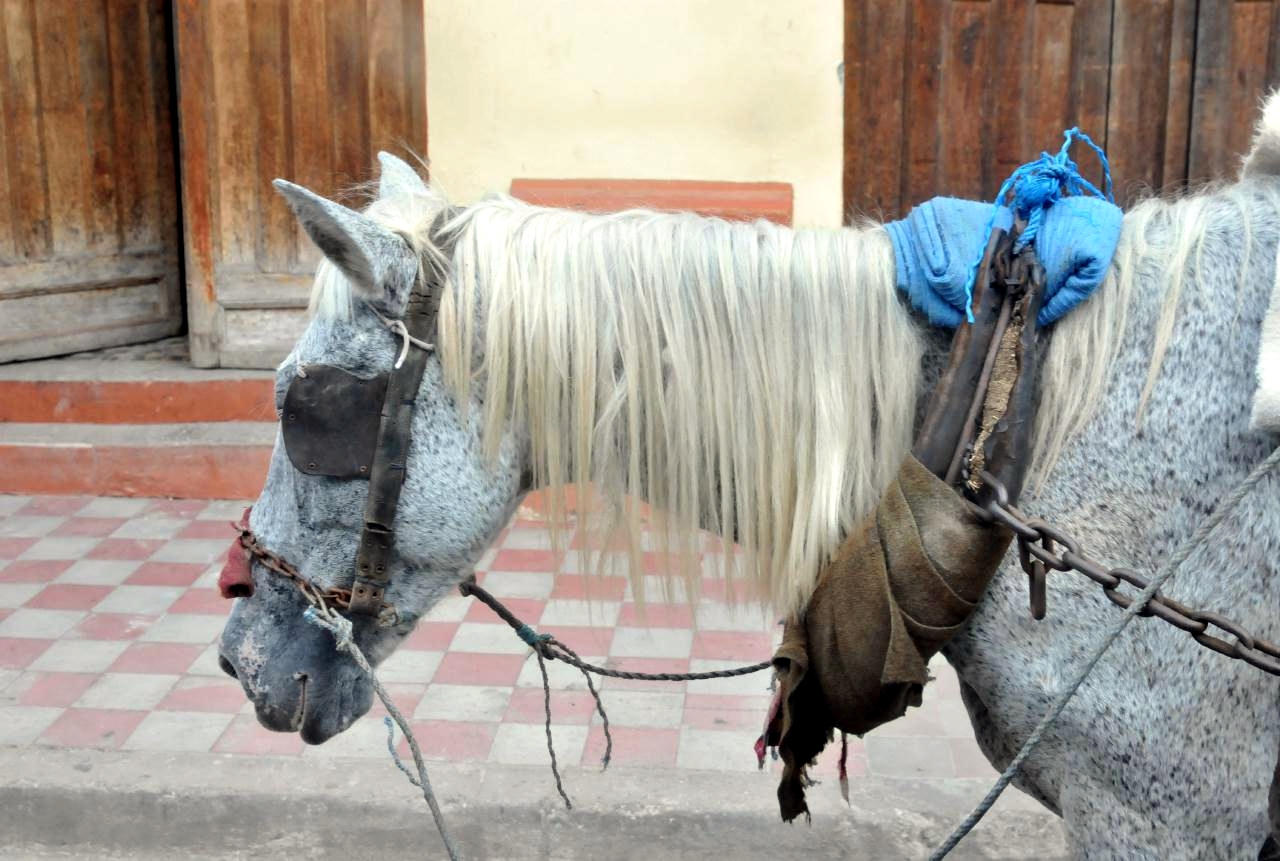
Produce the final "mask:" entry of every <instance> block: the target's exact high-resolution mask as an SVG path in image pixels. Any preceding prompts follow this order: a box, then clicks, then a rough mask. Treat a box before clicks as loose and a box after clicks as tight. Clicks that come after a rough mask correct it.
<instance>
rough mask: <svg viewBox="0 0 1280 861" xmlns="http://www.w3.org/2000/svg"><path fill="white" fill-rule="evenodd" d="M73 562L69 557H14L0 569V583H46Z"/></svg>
mask: <svg viewBox="0 0 1280 861" xmlns="http://www.w3.org/2000/svg"><path fill="white" fill-rule="evenodd" d="M73 564H75V563H74V561H73V560H71V559H15V560H14V561H12V562H10V563H9V564H8V565H6V566H4V568H3V569H0V583H48V582H49V581H50V580H53V579H55V578H56V577H57V576H58V575H59V574H61V573H62V572H63V571H66V570H67V569H68V568H70V567H71V566H72V565H73Z"/></svg>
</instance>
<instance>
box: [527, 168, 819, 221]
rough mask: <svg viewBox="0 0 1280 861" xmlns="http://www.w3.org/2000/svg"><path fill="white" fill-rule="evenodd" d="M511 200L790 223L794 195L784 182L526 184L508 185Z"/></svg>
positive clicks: (554, 181) (558, 181)
mask: <svg viewBox="0 0 1280 861" xmlns="http://www.w3.org/2000/svg"><path fill="white" fill-rule="evenodd" d="M511 196H512V197H516V198H519V199H520V200H523V201H525V202H526V203H533V204H537V205H538V206H557V207H563V208H567V209H581V210H585V211H587V212H617V211H619V210H622V209H631V208H633V207H645V208H649V209H660V210H668V211H685V210H687V211H689V212H696V213H698V214H699V215H712V216H715V217H717V218H726V219H728V220H730V221H755V220H756V219H757V218H765V219H768V220H770V221H774V222H777V223H778V224H785V225H790V224H791V216H792V212H793V208H794V200H793V198H794V194H793V191H792V188H791V184H790V183H786V182H707V181H703V180H678V179H526V178H523V177H521V178H517V179H513V180H512V181H511Z"/></svg>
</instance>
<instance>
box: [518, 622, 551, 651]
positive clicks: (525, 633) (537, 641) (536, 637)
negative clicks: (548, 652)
mask: <svg viewBox="0 0 1280 861" xmlns="http://www.w3.org/2000/svg"><path fill="white" fill-rule="evenodd" d="M516 634H517V635H518V636H519V637H520V639H522V640H524V641H525V643H527V644H528V646H529V648H531V649H536V648H538V646H540V645H542V644H543V643H545V642H546V641H547V640H550V639H551V635H550V634H539V633H538V632H537V631H535V630H534V629H533V628H531V627H529V626H528V625H521V626H520V627H519V628H516Z"/></svg>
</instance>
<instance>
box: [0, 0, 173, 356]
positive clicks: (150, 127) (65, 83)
mask: <svg viewBox="0 0 1280 861" xmlns="http://www.w3.org/2000/svg"><path fill="white" fill-rule="evenodd" d="M166 7H167V4H166V3H165V2H164V0H104V2H100V3H97V4H95V5H94V6H93V8H92V10H87V9H86V8H85V6H84V4H82V3H80V2H79V0H0V361H10V360H13V359H27V358H34V357H39V356H49V355H55V354H59V353H69V352H74V351H77V350H88V349H94V348H98V347H105V346H110V345H114V344H125V343H130V342H133V341H145V340H149V339H153V338H160V337H163V336H166V335H172V334H174V333H176V332H178V331H179V329H180V328H181V326H182V302H181V287H180V279H179V277H178V227H177V188H176V182H175V173H174V158H173V129H172V125H171V119H170V100H171V95H172V93H171V83H170V74H169V57H170V50H169V48H170V44H171V43H170V40H169V21H168V15H167V9H166Z"/></svg>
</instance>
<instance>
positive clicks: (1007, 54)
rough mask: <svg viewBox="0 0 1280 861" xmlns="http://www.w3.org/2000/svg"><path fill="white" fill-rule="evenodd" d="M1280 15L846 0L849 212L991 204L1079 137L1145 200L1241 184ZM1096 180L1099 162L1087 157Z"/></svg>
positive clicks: (1111, 5)
mask: <svg viewBox="0 0 1280 861" xmlns="http://www.w3.org/2000/svg"><path fill="white" fill-rule="evenodd" d="M1277 7H1280V0H1214V2H1200V3H1197V2H1196V0H1074V2H1073V0H1039V2H1032V0H911V2H899V0H846V3H845V64H846V69H847V70H848V71H847V75H846V80H845V111H844V115H845V131H844V136H845V139H844V151H845V157H844V200H845V207H846V210H848V211H861V212H866V213H869V214H871V215H873V216H878V217H882V218H892V217H898V216H899V215H901V214H903V213H905V212H906V211H907V210H908V209H910V208H911V206H912V205H913V204H915V203H918V202H920V201H922V200H925V199H927V198H929V197H932V196H934V195H937V194H947V195H954V196H957V197H969V198H976V199H986V200H990V199H991V198H992V197H994V195H995V194H996V192H997V191H998V189H999V187H1000V184H1001V182H1003V180H1004V179H1005V178H1006V177H1007V176H1008V175H1009V174H1010V173H1011V172H1012V171H1013V170H1014V168H1016V167H1017V166H1018V165H1020V164H1022V163H1024V162H1026V161H1029V160H1031V159H1032V158H1034V157H1035V156H1036V155H1038V154H1039V153H1040V152H1041V151H1042V150H1050V151H1056V150H1057V148H1058V147H1059V146H1060V145H1061V141H1062V131H1063V129H1065V128H1069V127H1071V126H1079V127H1080V128H1081V129H1082V130H1083V131H1085V132H1087V133H1088V134H1089V135H1090V136H1091V137H1092V138H1093V139H1094V140H1095V141H1097V142H1098V143H1099V144H1100V145H1102V146H1103V147H1105V148H1106V150H1107V155H1108V157H1109V159H1110V161H1111V167H1112V173H1113V175H1114V177H1115V179H1116V197H1117V199H1118V200H1119V202H1121V203H1125V202H1128V201H1132V200H1133V199H1134V198H1136V197H1137V196H1139V195H1141V194H1146V193H1149V192H1150V190H1152V189H1156V190H1165V189H1171V188H1177V187H1179V186H1182V185H1185V184H1186V183H1187V182H1188V181H1192V182H1196V181H1201V180H1205V179H1211V178H1223V177H1230V176H1233V175H1234V173H1235V169H1236V166H1237V165H1238V163H1239V158H1240V156H1241V155H1243V153H1244V152H1245V150H1246V149H1247V147H1248V143H1249V139H1250V135H1251V132H1252V128H1253V124H1254V122H1255V121H1256V118H1257V112H1258V104H1259V100H1260V98H1261V96H1262V94H1263V93H1264V92H1265V91H1266V89H1267V88H1268V87H1273V86H1276V85H1277V84H1280V11H1277ZM1073 154H1074V155H1075V156H1076V160H1077V162H1078V163H1079V164H1080V166H1081V168H1082V170H1083V171H1084V172H1085V174H1086V176H1088V177H1089V178H1090V179H1092V180H1094V181H1095V182H1096V181H1098V180H1099V179H1100V174H1099V172H1098V170H1097V166H1096V165H1097V163H1096V160H1095V159H1094V158H1093V157H1092V156H1091V155H1089V154H1088V153H1087V152H1086V151H1085V150H1084V149H1083V148H1081V149H1077V150H1073Z"/></svg>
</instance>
